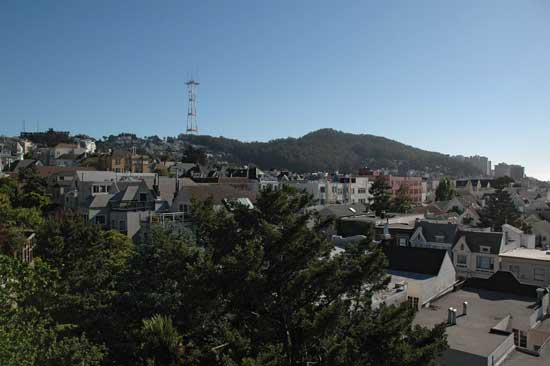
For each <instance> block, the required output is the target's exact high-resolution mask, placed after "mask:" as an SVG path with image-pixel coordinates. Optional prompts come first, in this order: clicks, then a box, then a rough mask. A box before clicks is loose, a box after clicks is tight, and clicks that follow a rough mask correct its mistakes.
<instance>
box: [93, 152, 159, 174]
mask: <svg viewBox="0 0 550 366" xmlns="http://www.w3.org/2000/svg"><path fill="white" fill-rule="evenodd" d="M150 164H151V160H150V158H149V157H148V156H146V155H139V154H136V153H135V151H125V150H115V151H113V152H112V153H110V154H106V155H102V156H100V157H99V160H98V169H99V170H106V171H112V172H117V173H126V172H130V173H150V172H151V168H150Z"/></svg>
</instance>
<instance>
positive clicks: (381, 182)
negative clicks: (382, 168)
mask: <svg viewBox="0 0 550 366" xmlns="http://www.w3.org/2000/svg"><path fill="white" fill-rule="evenodd" d="M390 189H391V187H390V186H389V184H388V181H387V178H386V177H385V176H383V175H379V176H378V177H376V179H375V180H374V182H373V184H372V186H371V188H370V189H369V193H370V194H371V195H372V198H371V199H370V208H371V210H373V211H374V212H375V213H376V215H377V216H382V215H383V213H384V212H388V211H389V210H390V208H391V196H390V193H389V190H390Z"/></svg>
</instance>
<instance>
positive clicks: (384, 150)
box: [179, 129, 481, 176]
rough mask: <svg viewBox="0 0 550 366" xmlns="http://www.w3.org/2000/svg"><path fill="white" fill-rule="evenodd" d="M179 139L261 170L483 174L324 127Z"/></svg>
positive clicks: (412, 150) (419, 152)
mask: <svg viewBox="0 0 550 366" xmlns="http://www.w3.org/2000/svg"><path fill="white" fill-rule="evenodd" d="M179 138H180V139H181V140H183V141H184V142H187V143H190V144H193V145H199V146H202V147H204V148H205V149H207V150H208V151H211V152H215V153H221V154H224V156H226V157H227V159H228V160H229V161H231V162H234V163H242V164H250V163H254V164H256V165H258V166H259V167H260V168H262V169H270V168H279V169H282V168H286V169H290V170H292V171H299V172H313V171H333V170H339V171H343V172H354V171H356V170H357V169H359V168H361V167H364V166H368V167H370V168H390V169H397V170H398V172H400V173H405V172H407V171H409V170H411V169H412V170H417V171H422V172H432V173H436V172H438V173H442V174H447V175H452V176H463V175H479V174H480V173H481V172H480V171H478V170H477V169H476V168H475V167H473V166H471V165H470V164H467V163H464V162H460V161H457V160H456V159H453V158H451V157H450V156H448V155H444V154H441V153H437V152H431V151H426V150H422V149H418V148H415V147H413V146H409V145H405V144H402V143H400V142H397V141H394V140H390V139H387V138H385V137H380V136H374V135H368V134H352V133H345V132H341V131H336V130H333V129H321V130H317V131H314V132H311V133H308V134H307V135H304V136H302V137H300V138H291V137H289V138H284V139H276V140H271V141H268V142H242V141H239V140H235V139H228V138H224V137H213V136H206V135H197V136H195V135H180V137H179Z"/></svg>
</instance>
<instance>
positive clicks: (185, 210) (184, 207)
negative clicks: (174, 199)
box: [183, 205, 189, 213]
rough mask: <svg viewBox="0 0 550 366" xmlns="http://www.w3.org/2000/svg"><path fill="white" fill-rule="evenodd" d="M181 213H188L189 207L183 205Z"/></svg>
mask: <svg viewBox="0 0 550 366" xmlns="http://www.w3.org/2000/svg"><path fill="white" fill-rule="evenodd" d="M183 212H184V213H189V206H187V205H183Z"/></svg>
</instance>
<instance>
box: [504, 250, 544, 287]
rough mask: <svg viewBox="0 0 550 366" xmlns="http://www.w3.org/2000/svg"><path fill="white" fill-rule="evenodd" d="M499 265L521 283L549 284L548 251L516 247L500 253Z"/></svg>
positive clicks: (542, 285)
mask: <svg viewBox="0 0 550 366" xmlns="http://www.w3.org/2000/svg"><path fill="white" fill-rule="evenodd" d="M500 261H501V262H500V266H501V268H502V270H503V271H508V272H510V273H512V274H513V275H514V277H515V278H516V279H517V280H518V281H519V282H520V283H522V284H527V285H533V286H540V287H546V286H550V251H549V250H541V249H534V248H531V249H529V248H516V249H514V250H511V251H508V252H505V253H502V254H500Z"/></svg>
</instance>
